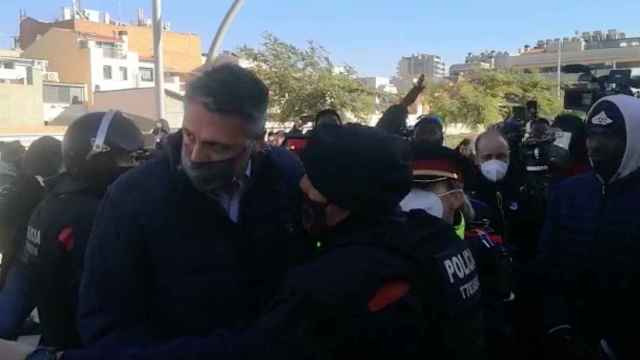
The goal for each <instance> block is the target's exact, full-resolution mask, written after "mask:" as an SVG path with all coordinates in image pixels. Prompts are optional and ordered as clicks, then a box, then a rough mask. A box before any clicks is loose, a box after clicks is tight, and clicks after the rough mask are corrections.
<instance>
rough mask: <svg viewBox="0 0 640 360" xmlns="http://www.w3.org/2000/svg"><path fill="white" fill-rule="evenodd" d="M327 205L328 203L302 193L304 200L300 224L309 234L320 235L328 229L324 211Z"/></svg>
mask: <svg viewBox="0 0 640 360" xmlns="http://www.w3.org/2000/svg"><path fill="white" fill-rule="evenodd" d="M327 206H328V204H322V203H319V202H316V201H313V200H311V199H309V197H307V195H306V194H304V201H303V202H302V225H303V226H304V229H305V230H306V231H307V233H308V234H309V235H311V236H314V237H315V236H322V235H325V234H326V233H327V232H328V231H329V225H328V224H327V213H326V209H327Z"/></svg>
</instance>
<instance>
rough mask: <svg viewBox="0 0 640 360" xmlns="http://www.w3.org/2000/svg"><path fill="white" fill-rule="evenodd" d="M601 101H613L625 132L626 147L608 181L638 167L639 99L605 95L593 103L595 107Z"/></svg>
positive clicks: (639, 134) (612, 180) (628, 173)
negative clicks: (620, 115)
mask: <svg viewBox="0 0 640 360" xmlns="http://www.w3.org/2000/svg"><path fill="white" fill-rule="evenodd" d="M601 101H610V102H612V103H614V104H615V105H616V106H617V107H618V109H619V110H620V112H621V113H622V115H623V117H624V123H625V129H626V132H627V147H626V149H625V152H624V156H623V157H622V162H621V163H620V167H619V168H618V171H617V172H616V173H615V175H614V176H613V177H612V178H611V180H610V183H612V182H614V181H617V180H620V179H623V178H625V177H627V176H629V175H630V174H631V173H633V172H635V171H636V170H638V168H640V100H639V99H637V98H635V97H632V96H628V95H614V96H607V97H605V98H602V99H601V100H599V101H598V102H597V103H596V104H594V105H593V107H592V109H593V108H595V107H596V105H597V104H598V103H600V102H601Z"/></svg>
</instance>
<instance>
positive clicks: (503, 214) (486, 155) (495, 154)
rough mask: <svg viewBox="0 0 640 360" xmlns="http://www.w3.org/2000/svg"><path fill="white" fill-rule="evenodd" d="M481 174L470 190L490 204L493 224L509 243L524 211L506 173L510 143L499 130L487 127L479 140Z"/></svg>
mask: <svg viewBox="0 0 640 360" xmlns="http://www.w3.org/2000/svg"><path fill="white" fill-rule="evenodd" d="M476 154H477V165H478V168H479V170H480V171H479V172H480V175H479V176H477V178H476V181H475V182H473V183H471V186H470V187H469V189H468V191H469V193H470V195H471V197H472V198H474V199H477V200H479V201H481V202H483V203H485V204H487V205H488V206H489V209H490V213H489V214H486V215H487V216H484V215H485V214H482V215H483V217H486V218H489V219H491V225H492V226H493V227H494V229H495V230H496V232H497V233H498V234H500V235H501V236H502V237H503V239H505V241H506V242H507V243H510V242H513V241H514V239H512V237H513V235H512V230H513V228H514V227H515V225H516V224H515V222H516V221H517V219H518V218H519V215H520V214H521V213H522V209H521V201H520V200H521V199H520V193H519V188H518V187H517V184H514V183H513V181H512V179H511V178H509V177H508V176H507V173H508V169H509V168H510V165H511V158H510V152H509V144H508V142H507V140H506V139H505V138H504V136H503V135H502V134H501V133H500V132H498V131H497V130H493V129H492V130H487V131H486V132H484V133H482V134H480V135H478V137H477V139H476Z"/></svg>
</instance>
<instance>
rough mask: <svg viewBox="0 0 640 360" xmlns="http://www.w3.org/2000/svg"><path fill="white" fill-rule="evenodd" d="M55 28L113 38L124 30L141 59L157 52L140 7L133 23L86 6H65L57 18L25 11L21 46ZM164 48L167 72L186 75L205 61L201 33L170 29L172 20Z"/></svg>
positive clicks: (148, 21)
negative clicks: (39, 17)
mask: <svg viewBox="0 0 640 360" xmlns="http://www.w3.org/2000/svg"><path fill="white" fill-rule="evenodd" d="M78 13H80V14H78ZM52 28H58V29H66V30H71V31H75V32H77V33H81V34H89V35H94V36H95V37H102V38H110V39H116V38H117V37H118V34H119V33H121V32H123V31H124V32H126V33H127V35H128V48H129V51H131V52H135V53H136V54H138V56H139V57H140V58H141V59H149V58H152V57H153V56H154V54H153V29H152V27H151V19H146V18H144V15H143V14H142V11H139V13H138V19H137V21H136V22H135V23H132V24H127V23H123V22H120V21H117V20H115V19H113V18H112V17H111V16H110V15H109V14H108V13H105V12H99V11H95V10H87V9H76V11H73V10H72V9H69V8H66V9H63V14H62V16H61V18H60V19H59V20H57V21H54V22H42V21H38V20H36V19H33V18H31V17H28V16H26V15H23V16H22V18H21V21H20V35H19V37H18V44H19V45H20V48H21V49H23V50H24V49H27V48H29V47H30V46H31V45H32V44H33V43H34V42H35V41H36V40H37V39H38V37H41V36H44V35H45V34H46V33H47V32H48V31H49V30H50V29H52ZM163 52H164V62H165V71H166V72H168V73H172V74H175V75H178V76H181V77H184V76H187V74H189V73H190V72H192V71H193V70H194V69H195V68H197V67H198V66H200V65H201V64H202V60H201V53H202V44H201V41H200V37H198V36H197V35H195V34H191V33H182V32H175V31H170V26H169V24H165V31H164V33H163Z"/></svg>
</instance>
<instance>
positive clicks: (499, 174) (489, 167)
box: [480, 160, 509, 182]
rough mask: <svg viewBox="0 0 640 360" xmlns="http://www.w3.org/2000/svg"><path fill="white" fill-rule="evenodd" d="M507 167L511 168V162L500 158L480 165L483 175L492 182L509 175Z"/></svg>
mask: <svg viewBox="0 0 640 360" xmlns="http://www.w3.org/2000/svg"><path fill="white" fill-rule="evenodd" d="M507 169H509V164H507V163H506V162H504V161H500V160H489V161H485V162H483V163H482V164H481V165H480V171H481V172H482V175H484V177H486V178H487V179H488V180H489V181H491V182H498V181H500V180H502V179H504V176H505V175H507Z"/></svg>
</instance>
